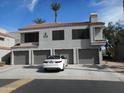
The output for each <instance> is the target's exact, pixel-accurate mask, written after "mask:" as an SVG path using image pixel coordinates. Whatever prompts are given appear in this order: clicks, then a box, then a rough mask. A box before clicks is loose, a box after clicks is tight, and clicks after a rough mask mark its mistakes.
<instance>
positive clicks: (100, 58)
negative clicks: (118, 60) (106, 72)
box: [99, 48, 103, 64]
mask: <svg viewBox="0 0 124 93" xmlns="http://www.w3.org/2000/svg"><path fill="white" fill-rule="evenodd" d="M102 60H103V57H102V50H101V48H99V64H102Z"/></svg>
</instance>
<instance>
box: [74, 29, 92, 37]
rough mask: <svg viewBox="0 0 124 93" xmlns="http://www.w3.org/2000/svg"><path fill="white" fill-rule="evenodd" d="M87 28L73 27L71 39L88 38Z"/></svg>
mask: <svg viewBox="0 0 124 93" xmlns="http://www.w3.org/2000/svg"><path fill="white" fill-rule="evenodd" d="M89 37H90V34H89V29H73V30H72V39H89Z"/></svg>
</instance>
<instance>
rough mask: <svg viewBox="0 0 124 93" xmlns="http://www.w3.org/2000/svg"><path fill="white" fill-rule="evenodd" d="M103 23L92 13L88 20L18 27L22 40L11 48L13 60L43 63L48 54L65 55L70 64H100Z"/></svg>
mask: <svg viewBox="0 0 124 93" xmlns="http://www.w3.org/2000/svg"><path fill="white" fill-rule="evenodd" d="M103 28H104V23H103V22H98V18H97V14H95V13H92V14H91V15H90V20H89V21H88V22H75V23H48V24H47V23H46V24H34V25H28V26H25V27H23V28H20V29H19V33H20V39H21V40H20V44H18V45H16V46H14V47H13V48H12V53H11V57H12V58H11V59H12V60H11V64H16V65H20V64H23V65H25V64H29V65H35V64H42V63H43V61H44V59H45V58H46V57H47V56H49V55H54V54H56V55H64V56H65V57H66V58H67V59H68V63H69V64H98V63H100V62H101V60H102V53H101V46H102V45H104V44H105V40H104V39H103Z"/></svg>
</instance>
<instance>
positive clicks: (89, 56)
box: [79, 49, 99, 64]
mask: <svg viewBox="0 0 124 93" xmlns="http://www.w3.org/2000/svg"><path fill="white" fill-rule="evenodd" d="M98 63H99V57H98V50H97V49H79V64H98Z"/></svg>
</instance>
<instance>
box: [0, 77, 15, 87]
mask: <svg viewBox="0 0 124 93" xmlns="http://www.w3.org/2000/svg"><path fill="white" fill-rule="evenodd" d="M16 80H17V79H0V87H3V86H5V85H8V84H10V83H12V82H14V81H16Z"/></svg>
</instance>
